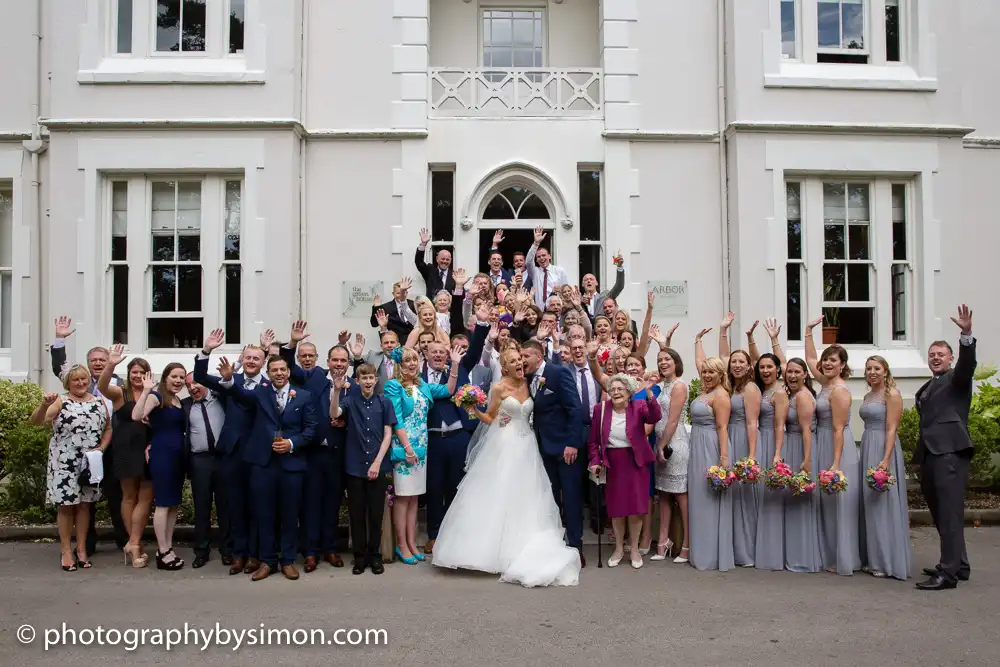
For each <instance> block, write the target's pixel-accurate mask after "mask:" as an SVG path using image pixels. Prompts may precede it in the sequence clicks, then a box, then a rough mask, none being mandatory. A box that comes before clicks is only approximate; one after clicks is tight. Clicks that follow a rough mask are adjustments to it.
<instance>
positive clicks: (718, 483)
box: [705, 466, 736, 493]
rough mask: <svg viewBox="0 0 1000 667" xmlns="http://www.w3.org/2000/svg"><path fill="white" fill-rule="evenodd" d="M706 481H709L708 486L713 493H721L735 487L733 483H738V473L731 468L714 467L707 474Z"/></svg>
mask: <svg viewBox="0 0 1000 667" xmlns="http://www.w3.org/2000/svg"><path fill="white" fill-rule="evenodd" d="M705 479H706V480H708V485H709V487H711V488H712V490H713V491H719V492H720V493H721V492H722V491H725V490H726V489H728V488H729V487H730V486H732V485H733V482H735V481H736V473H735V472H733V471H732V470H730V469H729V468H723V467H722V466H712V467H711V468H709V469H708V471H707V472H706V473H705Z"/></svg>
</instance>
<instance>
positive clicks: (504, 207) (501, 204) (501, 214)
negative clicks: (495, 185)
mask: <svg viewBox="0 0 1000 667" xmlns="http://www.w3.org/2000/svg"><path fill="white" fill-rule="evenodd" d="M483 219H484V220H513V219H514V209H513V208H511V206H510V203H509V202H508V201H507V199H506V198H505V197H504V196H503V195H502V194H498V195H497V196H495V197H494V198H493V199H491V200H490V203H489V204H488V205H487V206H486V209H485V210H484V211H483Z"/></svg>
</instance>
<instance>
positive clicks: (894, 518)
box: [859, 356, 911, 580]
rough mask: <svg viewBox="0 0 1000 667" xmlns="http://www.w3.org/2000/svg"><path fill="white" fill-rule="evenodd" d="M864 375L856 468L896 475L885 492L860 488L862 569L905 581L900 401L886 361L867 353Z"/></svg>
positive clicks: (906, 559)
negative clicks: (865, 392)
mask: <svg viewBox="0 0 1000 667" xmlns="http://www.w3.org/2000/svg"><path fill="white" fill-rule="evenodd" d="M865 379H866V380H867V381H868V386H869V387H870V388H871V391H870V392H868V395H867V396H865V401H864V403H862V405H861V419H863V420H864V422H865V432H864V434H863V435H862V436H861V470H862V473H864V471H867V470H868V468H878V469H879V470H885V471H887V472H889V473H891V474H893V475H895V476H896V484H895V486H892V487H890V488H889V490H888V491H884V492H881V491H876V490H874V489H871V488H869V487H868V485H867V483H864V482H861V480H859V483H864V484H865V486H864V487H863V489H862V492H861V504H862V506H863V507H864V523H863V524H862V525H863V526H864V530H863V534H862V536H861V538H862V540H864V545H865V549H864V553H866V554H867V556H868V557H867V563H866V565H867V570H868V572H869V573H870V574H871V575H872V576H873V577H893V578H895V579H900V580H905V579H906V578H907V577H909V576H910V563H911V555H910V515H909V510H908V508H907V504H906V478H905V471H904V468H903V451H902V449H900V446H899V437H898V436H897V434H896V433H897V429H898V428H899V419H900V417H901V416H902V414H903V399H902V397H901V396H900V394H899V391H897V390H896V381H895V379H894V378H893V377H892V372H891V371H890V370H889V364H888V362H886V360H885V359H883V358H882V357H879V356H872V357H868V360H867V361H866V362H865Z"/></svg>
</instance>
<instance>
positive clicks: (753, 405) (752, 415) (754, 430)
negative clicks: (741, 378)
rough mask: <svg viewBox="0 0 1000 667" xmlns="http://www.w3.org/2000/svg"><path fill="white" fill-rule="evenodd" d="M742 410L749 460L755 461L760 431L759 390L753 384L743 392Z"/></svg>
mask: <svg viewBox="0 0 1000 667" xmlns="http://www.w3.org/2000/svg"><path fill="white" fill-rule="evenodd" d="M743 408H744V410H745V412H746V420H747V443H748V444H749V445H750V458H752V459H754V460H757V438H758V435H759V429H760V423H759V422H760V389H758V388H757V385H755V384H754V383H753V382H751V383H749V384H748V385H747V386H746V389H744V390H743Z"/></svg>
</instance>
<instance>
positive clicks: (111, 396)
mask: <svg viewBox="0 0 1000 667" xmlns="http://www.w3.org/2000/svg"><path fill="white" fill-rule="evenodd" d="M124 358H125V346H124V345H112V346H111V350H109V353H108V363H107V364H105V365H104V370H103V371H101V375H100V376H99V377H98V378H97V391H99V392H101V396H104V397H105V398H107V399H108V400H110V401H111V404H112V405H114V407H115V410H118V409H119V408H121V407H122V406H123V405H125V389H124V387H117V386H115V385H113V384H111V378H113V377H114V376H115V366H117V365H118V364H120V363H121V362H122V359H124ZM128 390H129V391H132V387H131V383H130V385H129V388H128Z"/></svg>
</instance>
